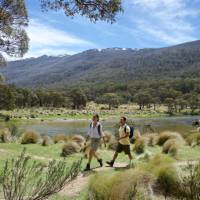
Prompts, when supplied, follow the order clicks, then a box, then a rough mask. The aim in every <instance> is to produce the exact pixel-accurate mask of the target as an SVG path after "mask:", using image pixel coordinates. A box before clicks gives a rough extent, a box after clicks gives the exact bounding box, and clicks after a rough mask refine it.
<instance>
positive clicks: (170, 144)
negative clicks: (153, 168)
mask: <svg viewBox="0 0 200 200" xmlns="http://www.w3.org/2000/svg"><path fill="white" fill-rule="evenodd" d="M178 149H179V144H178V141H177V140H176V139H169V140H167V141H166V142H165V143H164V145H163V150H162V151H163V153H166V154H170V155H172V156H176V155H177V152H178Z"/></svg>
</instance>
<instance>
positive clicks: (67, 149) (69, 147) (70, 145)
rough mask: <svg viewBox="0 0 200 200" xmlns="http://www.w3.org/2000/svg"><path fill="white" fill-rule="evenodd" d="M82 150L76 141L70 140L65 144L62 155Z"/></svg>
mask: <svg viewBox="0 0 200 200" xmlns="http://www.w3.org/2000/svg"><path fill="white" fill-rule="evenodd" d="M80 151H81V148H80V146H79V145H78V144H77V143H76V142H73V141H69V142H67V143H66V144H65V145H64V146H63V148H62V152H61V156H63V157H66V156H69V155H71V154H74V153H78V152H80Z"/></svg>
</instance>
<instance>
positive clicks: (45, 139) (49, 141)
mask: <svg viewBox="0 0 200 200" xmlns="http://www.w3.org/2000/svg"><path fill="white" fill-rule="evenodd" d="M51 144H53V140H52V139H51V137H50V136H44V137H43V138H42V146H48V145H51Z"/></svg>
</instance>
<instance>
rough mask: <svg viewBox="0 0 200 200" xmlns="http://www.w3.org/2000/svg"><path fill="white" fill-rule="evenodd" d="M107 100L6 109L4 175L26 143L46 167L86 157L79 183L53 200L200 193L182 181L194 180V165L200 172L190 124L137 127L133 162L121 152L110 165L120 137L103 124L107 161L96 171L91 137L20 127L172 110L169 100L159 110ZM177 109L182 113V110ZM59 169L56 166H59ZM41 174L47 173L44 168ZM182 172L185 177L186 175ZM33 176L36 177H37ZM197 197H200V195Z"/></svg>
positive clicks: (0, 145) (1, 149)
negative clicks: (109, 105) (110, 104)
mask: <svg viewBox="0 0 200 200" xmlns="http://www.w3.org/2000/svg"><path fill="white" fill-rule="evenodd" d="M104 106H105V105H96V104H94V103H90V104H88V105H87V107H86V109H85V110H80V111H76V110H68V109H65V108H52V109H50V108H48V109H44V108H31V109H16V110H13V111H1V113H2V114H3V115H7V116H9V117H10V118H9V119H10V120H9V122H3V119H2V122H1V124H0V172H1V173H0V174H1V177H3V176H4V175H3V174H2V172H3V170H4V167H5V163H6V161H7V160H11V159H14V160H16V158H18V157H19V155H20V154H21V152H22V151H23V150H24V149H26V150H25V151H26V156H28V157H29V158H30V161H31V162H32V163H34V162H36V163H38V164H41V165H42V166H44V167H45V168H44V172H45V170H46V168H49V163H50V162H52V161H53V160H55V161H56V162H59V161H62V160H63V159H64V158H65V162H66V166H67V167H69V168H70V166H72V165H73V163H74V162H77V160H82V162H81V166H80V169H79V170H80V173H79V175H78V177H77V178H76V179H75V180H73V181H75V183H74V182H73V181H72V183H69V184H67V185H66V186H65V187H64V188H63V189H62V190H61V191H60V192H55V193H54V194H53V195H51V196H50V197H48V199H51V200H68V199H74V200H75V199H76V200H118V199H119V200H129V199H133V198H134V199H136V200H148V199H149V200H150V199H152V200H163V199H172V200H173V199H181V198H182V199H186V200H192V198H193V197H192V195H191V193H192V194H196V193H197V196H198V195H199V193H198V192H196V191H194V190H193V191H192V192H191V191H187V194H185V193H183V190H184V187H185V186H184V187H183V182H182V181H183V180H187V181H188V182H187V183H188V184H189V182H190V181H189V179H190V178H191V177H190V172H191V170H194V171H193V175H194V174H195V173H196V174H195V176H196V177H200V170H199V171H198V170H197V169H199V168H198V167H197V168H191V167H193V166H198V163H199V161H200V132H199V130H198V129H195V128H193V130H189V129H187V130H183V129H185V127H184V126H181V127H179V130H180V132H177V130H174V131H173V130H170V129H169V130H162V129H160V131H159V132H156V131H155V132H148V131H147V132H145V134H142V135H140V130H139V129H136V131H135V135H134V137H135V142H134V144H131V152H132V154H133V157H134V159H133V165H132V166H128V164H129V159H128V157H127V156H125V155H124V154H123V153H122V154H120V155H119V156H118V158H117V161H116V165H115V166H114V168H109V167H106V164H105V161H108V160H111V159H112V156H113V154H114V150H115V148H116V144H117V137H116V136H115V134H114V131H110V130H104V131H105V135H106V137H105V139H106V147H104V145H103V143H102V146H101V148H100V150H99V151H98V154H99V155H100V156H101V157H102V159H103V161H104V167H103V168H99V167H98V162H97V161H96V160H93V161H92V164H91V167H92V171H91V172H89V173H88V172H87V173H85V172H83V169H84V167H85V165H86V164H87V157H88V153H89V149H90V143H89V142H86V141H85V138H84V136H82V135H78V134H72V135H68V134H65V133H57V134H54V135H47V134H44V133H42V132H41V133H39V132H36V131H34V130H26V129H19V127H20V126H21V125H22V124H23V123H24V122H26V121H27V122H34V121H39V122H40V121H56V120H61V121H65V120H74V121H76V120H80V119H86V120H88V119H90V118H91V116H92V114H93V113H94V111H97V112H98V113H99V114H100V116H101V119H102V120H103V121H106V120H109V119H115V120H116V119H118V118H119V117H120V116H121V115H125V116H127V117H128V118H141V119H143V118H144V119H145V118H151V117H153V118H162V117H168V116H169V115H168V114H167V108H166V107H165V106H160V107H158V108H157V109H156V110H153V109H152V108H149V109H147V108H145V109H144V110H142V111H140V110H138V107H137V105H122V106H120V107H119V108H117V109H113V110H107V109H103V108H104ZM178 115H180V116H181V115H183V113H179V114H178ZM175 120H176V119H175ZM43 125H44V124H43ZM75 126H76V125H75ZM166 126H167V125H166ZM188 127H189V126H188ZM188 127H187V128H188ZM189 164H191V165H189ZM55 173H57V172H56V171H55ZM80 175H81V176H83V177H85V178H83V179H84V181H83V182H84V183H83V184H81V181H82V179H81V178H80ZM41 176H42V177H43V178H44V177H45V175H43V173H42V174H41ZM181 176H183V177H184V178H185V179H184V178H183V179H181V178H180V177H181ZM185 176H186V177H185ZM79 178H80V180H79ZM198 180H199V179H198ZM30 181H31V182H34V181H35V180H34V179H32V180H30ZM76 181H77V182H76ZM193 181H194V182H195V183H194V184H195V187H196V190H198V189H199V186H200V184H199V182H198V181H197V180H196V179H193ZM79 182H80V183H79ZM70 184H71V185H70ZM79 184H80V185H79ZM173 185H177V188H178V189H175V188H174V187H172V186H173ZM121 188H123V189H121ZM0 189H2V188H0ZM70 190H71V193H72V194H71V193H70ZM73 191H74V192H73ZM119 191H120V192H121V193H120V194H119ZM180 194H184V196H183V197H180ZM2 195H3V193H2V191H1V192H0V196H1V198H3V197H2ZM147 197H148V198H147ZM193 199H194V200H198V198H197V197H194V198H193Z"/></svg>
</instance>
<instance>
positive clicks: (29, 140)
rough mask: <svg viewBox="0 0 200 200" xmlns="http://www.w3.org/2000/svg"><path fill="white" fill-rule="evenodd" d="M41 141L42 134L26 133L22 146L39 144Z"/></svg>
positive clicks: (22, 139)
mask: <svg viewBox="0 0 200 200" xmlns="http://www.w3.org/2000/svg"><path fill="white" fill-rule="evenodd" d="M39 139H40V134H39V133H37V132H35V131H26V132H24V133H23V135H22V138H21V144H37V143H38V141H39Z"/></svg>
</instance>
